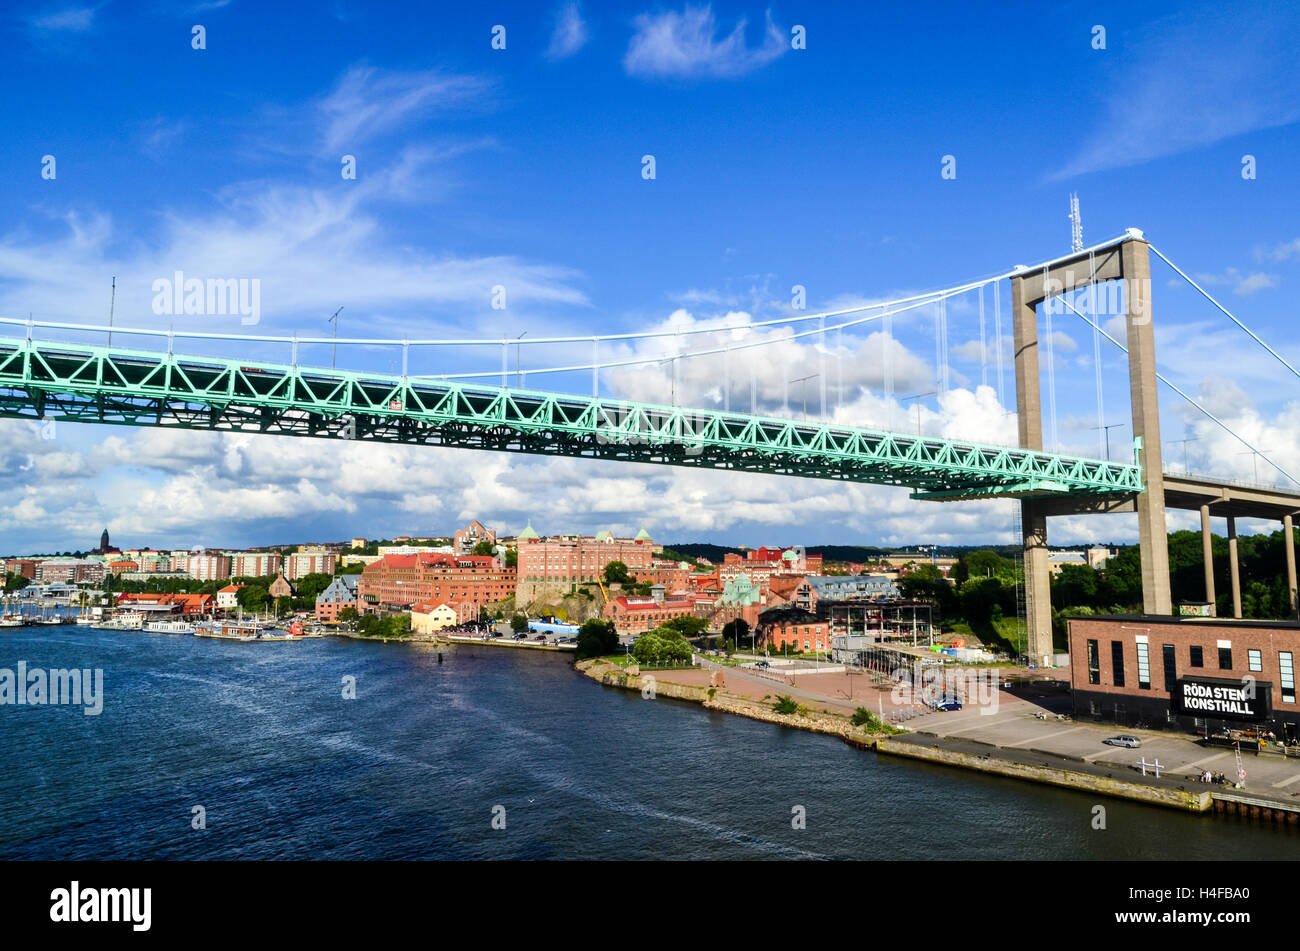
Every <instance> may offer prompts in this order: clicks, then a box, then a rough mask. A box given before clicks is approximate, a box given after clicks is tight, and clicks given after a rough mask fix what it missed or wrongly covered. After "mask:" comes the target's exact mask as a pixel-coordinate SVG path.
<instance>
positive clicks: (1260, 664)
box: [1068, 615, 1300, 741]
mask: <svg viewBox="0 0 1300 951" xmlns="http://www.w3.org/2000/svg"><path fill="white" fill-rule="evenodd" d="M1068 624H1069V638H1070V684H1071V686H1072V688H1073V691H1074V713H1075V717H1076V718H1078V719H1093V720H1106V721H1110V722H1115V723H1119V724H1121V725H1125V726H1136V725H1137V724H1139V723H1141V724H1144V725H1146V726H1148V727H1151V728H1167V729H1177V728H1182V729H1187V730H1191V731H1194V732H1198V733H1203V732H1205V731H1206V730H1208V731H1209V732H1211V733H1214V732H1217V731H1219V730H1221V729H1238V728H1246V727H1252V726H1253V727H1258V728H1261V729H1267V730H1270V731H1272V732H1273V733H1274V734H1275V735H1276V736H1277V738H1278V739H1279V740H1282V739H1285V740H1287V741H1300V704H1297V701H1296V681H1295V663H1296V658H1297V656H1300V623H1297V622H1295V621H1243V620H1223V619H1214V618H1191V617H1187V618H1183V617H1176V616H1159V617H1152V616H1143V615H1133V616H1108V617H1082V618H1070V619H1069V621H1068Z"/></svg>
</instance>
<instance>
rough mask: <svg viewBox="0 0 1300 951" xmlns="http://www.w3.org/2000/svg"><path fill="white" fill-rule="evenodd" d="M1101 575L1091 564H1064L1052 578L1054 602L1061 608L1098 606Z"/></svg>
mask: <svg viewBox="0 0 1300 951" xmlns="http://www.w3.org/2000/svg"><path fill="white" fill-rule="evenodd" d="M1101 588H1102V585H1101V577H1100V576H1099V574H1098V572H1097V571H1096V569H1094V568H1093V567H1091V566H1090V565H1062V566H1061V571H1060V573H1059V574H1057V576H1056V577H1055V578H1053V579H1052V603H1053V604H1054V605H1056V606H1057V607H1060V608H1068V607H1082V606H1086V607H1090V608H1091V607H1097V606H1098V602H1097V598H1098V595H1099V594H1100V593H1101Z"/></svg>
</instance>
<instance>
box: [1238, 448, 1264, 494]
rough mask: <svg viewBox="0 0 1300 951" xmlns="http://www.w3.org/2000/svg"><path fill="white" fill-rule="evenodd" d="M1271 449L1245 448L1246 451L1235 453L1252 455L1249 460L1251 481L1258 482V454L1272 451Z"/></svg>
mask: <svg viewBox="0 0 1300 951" xmlns="http://www.w3.org/2000/svg"><path fill="white" fill-rule="evenodd" d="M1272 451H1273V450H1272V449H1250V450H1247V451H1246V452H1239V453H1237V455H1239V456H1251V457H1252V458H1251V460H1250V469H1251V472H1252V473H1253V481H1254V482H1255V484H1256V485H1258V484H1259V457H1260V454H1261V453H1265V452H1272Z"/></svg>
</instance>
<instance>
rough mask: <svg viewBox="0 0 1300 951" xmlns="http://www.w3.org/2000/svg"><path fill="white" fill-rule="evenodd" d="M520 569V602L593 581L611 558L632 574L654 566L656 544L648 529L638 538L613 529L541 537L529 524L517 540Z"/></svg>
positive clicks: (641, 532) (518, 584) (518, 595)
mask: <svg viewBox="0 0 1300 951" xmlns="http://www.w3.org/2000/svg"><path fill="white" fill-rule="evenodd" d="M516 541H517V543H518V546H519V570H518V579H517V582H518V583H517V591H516V596H517V597H518V599H519V601H520V602H521V603H527V602H530V601H532V600H533V599H534V598H536V597H537V596H538V595H539V594H540V593H541V592H542V591H544V590H545V591H548V592H551V593H559V592H562V591H564V590H565V589H567V588H569V587H571V586H572V585H575V584H583V583H587V582H594V581H596V579H597V578H600V577H601V574H602V572H603V571H604V570H605V566H606V565H608V564H609V563H610V562H611V561H621V562H622V563H623V564H625V565H627V567H628V568H629V569H630V571H631V572H632V574H633V575H635V574H636V573H637V572H638V571H648V570H649V569H651V568H652V567H653V562H654V551H655V543H654V540H653V539H651V537H650V535H649V534H648V533H647V532H646V530H645V529H642V530H641V531H640V532H639V533H638V534H637V536H636V537H635V538H616V537H614V535H613V534H612V533H610V532H599V533H597V534H596V535H595V537H587V536H582V535H559V536H554V537H550V538H541V537H539V536H538V534H537V533H536V532H535V531H533V529H532V526H531V525H529V527H528V528H527V529H525V530H524V531H523V532H520V534H519V537H518V539H516Z"/></svg>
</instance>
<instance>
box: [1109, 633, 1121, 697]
mask: <svg viewBox="0 0 1300 951" xmlns="http://www.w3.org/2000/svg"><path fill="white" fill-rule="evenodd" d="M1110 675H1111V680H1112V681H1114V683H1115V686H1116V687H1122V686H1124V642H1123V641H1111V642H1110Z"/></svg>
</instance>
